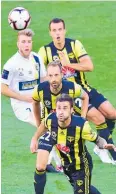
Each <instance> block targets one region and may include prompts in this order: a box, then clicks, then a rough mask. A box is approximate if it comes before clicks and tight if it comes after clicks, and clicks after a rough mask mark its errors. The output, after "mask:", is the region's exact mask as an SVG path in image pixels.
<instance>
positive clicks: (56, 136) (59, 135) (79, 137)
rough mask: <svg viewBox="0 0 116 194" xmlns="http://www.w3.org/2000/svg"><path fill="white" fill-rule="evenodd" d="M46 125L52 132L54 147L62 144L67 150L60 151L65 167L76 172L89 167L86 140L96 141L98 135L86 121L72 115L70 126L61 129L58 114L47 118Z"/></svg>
mask: <svg viewBox="0 0 116 194" xmlns="http://www.w3.org/2000/svg"><path fill="white" fill-rule="evenodd" d="M45 125H46V127H47V128H48V130H49V131H51V136H52V141H53V142H52V143H53V145H55V144H58V145H59V144H60V146H61V147H64V148H65V149H63V150H62V151H60V154H61V158H62V164H63V166H70V167H71V168H72V170H74V171H75V170H79V169H82V168H83V167H85V166H86V165H88V157H87V153H88V152H87V148H86V146H85V140H88V141H92V142H93V141H95V140H96V138H97V133H96V132H93V131H92V130H91V128H90V125H89V123H88V122H87V121H86V120H85V119H83V118H82V117H78V116H75V115H72V116H71V123H70V125H69V126H68V127H67V128H61V127H60V126H59V125H58V119H57V117H56V113H52V114H50V115H49V116H48V117H47V118H46V120H45ZM65 150H66V151H67V152H65Z"/></svg>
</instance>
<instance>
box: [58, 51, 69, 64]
mask: <svg viewBox="0 0 116 194" xmlns="http://www.w3.org/2000/svg"><path fill="white" fill-rule="evenodd" d="M58 54H59V57H60V62H61V64H62V66H67V65H68V63H69V61H68V60H67V59H66V56H65V54H64V52H62V51H58Z"/></svg>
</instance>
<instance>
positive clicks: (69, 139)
mask: <svg viewBox="0 0 116 194" xmlns="http://www.w3.org/2000/svg"><path fill="white" fill-rule="evenodd" d="M74 139H75V138H74V137H73V136H67V140H68V141H69V142H70V143H71V142H72V141H74Z"/></svg>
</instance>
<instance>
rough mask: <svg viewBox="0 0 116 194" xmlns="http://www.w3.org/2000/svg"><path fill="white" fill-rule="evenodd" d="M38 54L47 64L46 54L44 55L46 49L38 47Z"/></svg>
mask: <svg viewBox="0 0 116 194" xmlns="http://www.w3.org/2000/svg"><path fill="white" fill-rule="evenodd" d="M38 54H39V56H40V57H41V59H42V61H43V63H44V65H45V66H47V56H46V51H45V47H44V46H43V47H41V48H40V49H39V52H38Z"/></svg>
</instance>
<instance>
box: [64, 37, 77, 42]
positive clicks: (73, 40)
mask: <svg viewBox="0 0 116 194" xmlns="http://www.w3.org/2000/svg"><path fill="white" fill-rule="evenodd" d="M75 41H76V40H75V39H72V38H65V42H66V43H68V42H69V43H70V42H75Z"/></svg>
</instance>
